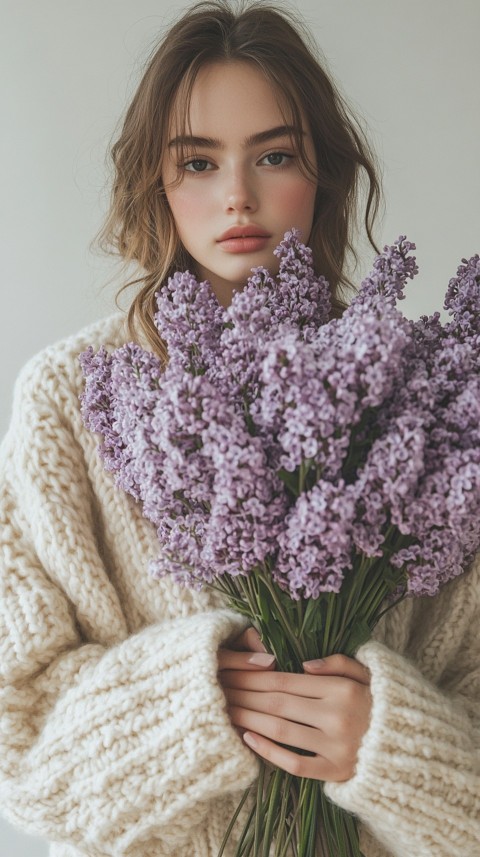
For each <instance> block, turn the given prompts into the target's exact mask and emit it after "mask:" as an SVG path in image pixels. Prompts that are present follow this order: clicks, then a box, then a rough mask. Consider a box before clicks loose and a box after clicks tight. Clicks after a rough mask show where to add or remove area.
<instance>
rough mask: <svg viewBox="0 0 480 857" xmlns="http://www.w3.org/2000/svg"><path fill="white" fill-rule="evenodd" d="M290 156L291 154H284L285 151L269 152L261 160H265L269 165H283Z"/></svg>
mask: <svg viewBox="0 0 480 857" xmlns="http://www.w3.org/2000/svg"><path fill="white" fill-rule="evenodd" d="M292 157H293V155H286V154H285V152H270V154H269V155H265V157H264V158H262V161H267V162H268V165H269V166H271V167H283V166H285V164H286V163H287V161H289V160H291V158H292Z"/></svg>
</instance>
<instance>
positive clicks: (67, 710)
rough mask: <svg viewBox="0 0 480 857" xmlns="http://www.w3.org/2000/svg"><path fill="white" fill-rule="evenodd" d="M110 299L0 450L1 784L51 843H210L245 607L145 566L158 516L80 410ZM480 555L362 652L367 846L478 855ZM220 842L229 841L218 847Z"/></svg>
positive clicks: (230, 743)
mask: <svg viewBox="0 0 480 857" xmlns="http://www.w3.org/2000/svg"><path fill="white" fill-rule="evenodd" d="M124 341H125V330H124V323H123V319H122V317H121V316H119V315H116V316H113V317H111V318H109V319H106V320H103V321H101V322H99V323H97V324H95V325H92V326H90V327H89V328H86V329H85V330H83V331H82V332H81V333H80V334H78V335H77V336H75V337H71V338H70V339H68V340H65V341H63V342H62V343H59V344H57V345H55V346H52V347H51V348H48V349H46V350H45V351H44V352H42V353H41V354H40V355H38V356H37V357H36V358H34V359H33V360H31V361H30V362H29V363H28V364H27V366H26V367H25V369H24V370H23V372H22V373H21V376H20V378H19V380H18V382H17V385H16V388H15V397H14V408H13V418H12V422H11V427H10V430H9V432H8V433H7V436H6V438H5V440H4V442H3V445H2V449H1V459H0V465H1V474H2V475H1V500H0V516H1V525H0V540H1V546H0V573H1V597H0V671H1V677H2V678H1V687H0V745H1V746H0V800H1V806H2V807H3V811H4V813H5V815H6V817H7V818H8V819H9V820H10V821H11V822H13V823H14V824H15V825H17V826H19V827H21V828H23V829H25V830H26V831H27V832H30V833H33V834H37V835H40V836H43V837H45V838H47V839H49V840H50V841H51V842H52V849H51V854H52V857H169V855H172V857H173V855H174V854H175V855H182V857H216V854H217V851H218V847H219V843H220V841H221V839H222V836H223V833H224V831H225V828H226V825H227V823H228V820H229V817H230V814H231V812H232V811H233V809H234V807H235V806H236V803H237V802H238V799H239V797H240V795H241V792H242V790H243V789H244V787H245V786H247V785H248V784H250V783H251V782H252V781H253V780H254V779H255V776H256V773H257V763H256V759H255V757H254V755H253V754H252V753H251V752H250V751H249V750H248V749H247V748H246V747H245V746H244V745H243V743H242V741H241V740H240V738H239V737H238V736H237V734H236V732H235V730H234V729H233V728H232V727H231V725H230V722H229V719H228V716H227V714H226V711H225V700H224V696H223V692H222V690H221V687H220V686H219V684H218V680H217V676H216V670H217V649H218V646H219V645H221V644H223V643H225V642H228V640H229V639H231V638H232V637H234V636H236V635H237V634H238V633H240V631H241V630H242V629H243V627H244V620H242V619H240V617H238V616H236V615H235V614H234V613H232V612H231V611H230V610H228V609H226V608H225V606H224V605H223V604H222V603H221V601H220V600H219V599H218V598H217V597H214V596H212V595H211V594H209V593H206V592H203V591H202V592H194V591H189V590H184V589H180V588H179V587H178V586H176V585H175V584H173V583H172V582H171V581H170V580H169V579H162V580H153V579H152V578H150V577H149V575H148V573H147V570H146V569H147V564H148V560H149V558H150V557H151V556H152V555H155V554H156V553H157V551H158V545H157V541H156V537H155V533H154V531H153V527H152V525H151V524H150V523H149V522H147V521H145V520H144V519H143V518H142V516H141V513H140V509H139V507H138V506H136V505H135V503H134V501H133V500H132V498H130V497H128V496H127V495H126V494H124V493H123V492H122V491H119V490H117V489H116V488H115V486H114V484H113V479H112V476H111V474H109V473H106V472H105V471H104V470H103V466H102V464H101V462H100V461H99V458H98V455H97V451H96V445H97V439H96V438H95V437H93V436H92V435H90V434H89V433H88V432H87V431H85V429H84V428H83V426H82V421H81V418H80V414H79V402H78V395H79V392H80V390H81V388H82V378H81V372H80V368H79V365H78V360H77V357H78V354H79V352H80V351H82V350H84V349H85V348H86V347H87V346H88V345H89V344H91V343H93V344H94V345H99V344H100V343H102V342H103V343H107V344H108V345H110V346H111V347H112V348H114V347H116V346H118V345H119V344H120V343H121V342H124ZM479 578H480V562H477V563H475V564H474V565H473V567H472V568H471V569H470V570H469V571H468V572H466V573H465V574H464V575H463V576H462V577H461V578H458V579H457V580H455V581H452V582H451V583H450V584H448V585H447V586H446V587H445V588H444V589H443V591H442V592H441V593H440V594H439V595H438V596H437V597H436V598H434V599H429V598H422V599H417V600H416V601H413V600H408V601H405V602H403V603H402V604H401V605H399V606H397V607H396V608H395V609H394V610H393V611H391V612H390V613H389V614H387V616H386V617H385V618H384V620H382V623H381V624H380V625H379V626H378V628H377V630H376V633H375V640H373V641H371V642H369V643H367V644H366V645H364V646H363V647H362V648H361V649H360V651H359V652H358V658H359V660H361V661H362V663H364V664H366V665H367V666H368V667H369V669H370V670H371V674H372V695H373V710H372V719H371V724H370V727H369V729H368V731H367V733H366V735H365V737H364V740H363V743H362V746H361V748H360V753H359V758H358V765H357V770H356V773H355V775H354V776H353V777H352V779H351V780H349V781H348V782H345V783H341V784H329V785H328V786H327V793H328V795H329V797H330V798H331V799H332V800H334V801H336V802H337V803H338V804H340V805H341V806H343V807H345V808H346V809H349V810H351V811H353V812H355V813H357V814H358V816H359V818H360V819H361V820H362V822H363V824H362V826H361V835H362V844H363V848H364V851H365V854H366V855H367V857H387V855H396V857H475V855H480V822H479V815H480V763H479V745H480V735H479V732H480V710H479V708H480V707H479V702H478V700H479V697H480V634H479V633H478V625H479V618H480V610H479V599H480V579H479ZM229 853H231V852H229Z"/></svg>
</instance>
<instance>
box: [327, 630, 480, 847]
mask: <svg viewBox="0 0 480 857" xmlns="http://www.w3.org/2000/svg"><path fill="white" fill-rule="evenodd" d="M356 657H357V660H359V661H360V662H361V663H362V664H364V665H365V666H366V667H368V669H369V670H370V672H371V690H372V712H371V719H370V724H369V728H368V730H367V732H366V733H365V735H364V737H363V740H362V744H361V746H360V749H359V752H358V759H357V766H356V771H355V774H354V776H353V777H352V778H351V779H350V780H348V781H346V782H342V783H328V784H326V786H325V794H326V795H327V797H329V798H330V799H331V800H332V801H334V802H335V803H336V804H338V805H339V806H341V807H343V808H344V809H346V810H348V811H349V812H351V813H354V814H356V815H357V816H358V817H359V818H360V819H361V820H362V821H363V822H364V824H365V825H366V826H367V827H368V828H370V830H371V831H372V832H373V833H374V835H375V837H376V838H377V839H378V840H379V841H381V842H382V843H383V844H384V845H386V846H387V848H389V849H390V850H391V853H392V854H393V855H398V857H405V855H406V854H415V855H417V857H420V855H422V857H423V855H425V857H427V855H428V857H432V855H444V854H445V855H447V854H448V855H451V857H453V855H465V854H470V853H474V852H473V851H472V850H471V849H472V844H473V843H475V842H476V843H477V847H478V834H479V831H478V820H477V818H478V816H477V812H478V794H477V788H478V774H477V775H476V774H475V758H476V753H475V748H474V741H473V728H472V724H471V723H470V721H469V719H468V717H467V715H466V714H465V712H464V711H463V710H462V709H461V707H460V706H459V705H456V704H455V703H454V702H453V701H452V700H449V699H448V698H447V697H446V696H444V695H443V694H442V693H441V692H440V691H439V690H438V689H437V688H436V687H435V686H434V685H432V684H431V683H430V682H428V681H427V680H426V679H425V678H424V677H423V676H422V675H421V674H420V673H419V671H418V670H417V669H416V668H415V667H414V666H413V664H411V663H410V662H409V661H408V660H406V659H405V658H403V657H402V656H401V655H398V654H397V653H395V652H392V651H390V650H389V649H388V648H387V647H386V646H384V645H382V644H381V643H377V642H374V641H370V642H368V643H366V644H365V645H364V646H362V647H361V648H360V649H359V651H358V653H357V655H356ZM474 847H475V846H474ZM475 853H476V852H475Z"/></svg>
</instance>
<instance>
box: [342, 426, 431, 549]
mask: <svg viewBox="0 0 480 857" xmlns="http://www.w3.org/2000/svg"><path fill="white" fill-rule="evenodd" d="M425 441H426V438H425V432H424V430H423V426H422V422H421V420H420V419H419V418H418V417H415V416H411V415H409V414H408V413H406V414H402V416H400V417H399V418H398V419H397V420H396V421H395V422H394V423H392V425H391V426H390V427H389V431H388V432H386V433H385V434H384V435H383V436H381V437H380V438H378V439H377V440H375V441H374V442H373V444H372V446H371V449H370V451H369V453H368V456H367V460H366V462H365V465H364V467H363V468H362V469H361V470H360V471H359V473H358V476H357V479H356V480H355V482H354V483H353V485H352V486H351V487H352V493H353V495H354V497H355V501H356V509H355V523H354V527H353V540H354V543H355V546H356V548H357V550H359V551H361V552H362V553H363V554H365V555H366V556H382V553H383V548H384V544H385V537H386V534H387V530H388V527H389V526H390V524H394V525H396V526H397V527H398V529H399V531H400V532H401V533H407V534H409V533H411V526H410V525H408V526H407V527H405V523H404V521H405V514H406V510H408V509H410V507H411V503H412V502H413V499H414V497H415V495H416V492H417V489H418V486H419V484H420V483H421V480H422V477H423V473H424V450H425Z"/></svg>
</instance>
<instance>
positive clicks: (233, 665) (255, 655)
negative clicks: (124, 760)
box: [218, 649, 275, 684]
mask: <svg viewBox="0 0 480 857" xmlns="http://www.w3.org/2000/svg"><path fill="white" fill-rule="evenodd" d="M218 669H219V670H220V671H223V670H233V671H237V670H247V671H256V670H260V671H263V672H264V671H265V670H274V669H275V656H274V655H268V654H267V653H266V652H234V651H233V650H232V649H219V650H218ZM222 684H224V682H223V678H222Z"/></svg>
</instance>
